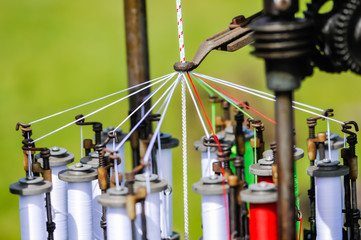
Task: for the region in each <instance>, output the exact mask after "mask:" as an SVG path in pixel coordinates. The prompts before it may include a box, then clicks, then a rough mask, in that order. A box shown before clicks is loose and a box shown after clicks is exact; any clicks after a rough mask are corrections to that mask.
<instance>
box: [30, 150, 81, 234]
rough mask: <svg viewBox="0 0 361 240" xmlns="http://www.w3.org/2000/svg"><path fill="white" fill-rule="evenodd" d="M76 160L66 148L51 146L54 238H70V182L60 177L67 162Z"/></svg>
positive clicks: (40, 159) (50, 162)
mask: <svg viewBox="0 0 361 240" xmlns="http://www.w3.org/2000/svg"><path fill="white" fill-rule="evenodd" d="M36 157H37V158H38V161H39V162H40V163H42V162H43V159H42V158H39V157H40V155H39V154H38V155H37V156H36ZM73 161H74V154H72V153H68V151H67V150H66V149H64V148H59V147H52V148H50V157H49V165H50V169H51V179H52V184H53V190H52V191H51V193H50V196H51V206H52V208H53V212H54V214H53V217H54V218H53V221H54V222H55V226H56V228H55V230H54V239H56V240H67V239H68V183H67V182H65V181H62V180H60V179H59V177H58V174H59V172H61V171H63V170H66V166H67V164H70V163H72V162H73Z"/></svg>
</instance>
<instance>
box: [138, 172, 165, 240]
mask: <svg viewBox="0 0 361 240" xmlns="http://www.w3.org/2000/svg"><path fill="white" fill-rule="evenodd" d="M145 174H146V173H145ZM145 174H138V175H135V183H134V190H135V191H137V189H138V188H141V187H144V188H145V187H146V178H147V177H146V175H145ZM149 180H150V191H151V193H150V194H148V195H147V197H146V199H145V203H144V208H145V218H146V225H147V226H146V227H147V229H146V230H147V239H161V236H160V232H161V230H160V196H159V193H160V192H161V191H163V190H165V189H166V188H167V186H168V184H167V182H166V181H165V180H159V179H158V176H157V175H155V174H152V175H150V176H149ZM141 212H142V211H141V205H140V203H137V204H136V219H135V228H136V239H137V240H138V239H139V240H141V237H142V234H143V232H142V228H141Z"/></svg>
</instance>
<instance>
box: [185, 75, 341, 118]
mask: <svg viewBox="0 0 361 240" xmlns="http://www.w3.org/2000/svg"><path fill="white" fill-rule="evenodd" d="M192 74H195V75H198V76H201V77H204V78H207V79H208V80H210V81H213V82H217V83H220V84H222V85H225V86H228V87H231V88H234V89H238V90H241V91H243V92H246V93H249V94H252V95H255V96H257V97H260V98H263V99H266V100H269V101H272V102H275V101H276V100H275V99H273V98H270V97H266V96H262V95H260V94H257V93H255V92H258V90H254V89H253V90H252V91H248V90H247V89H249V88H245V87H243V86H240V85H238V84H235V83H231V82H228V81H224V80H221V79H217V78H213V77H209V76H207V75H203V74H199V73H193V72H192ZM272 96H273V95H272ZM293 103H294V104H298V105H301V106H307V107H308V108H310V109H315V110H318V111H323V110H322V109H320V108H316V107H313V106H310V105H307V104H304V103H299V102H295V101H293ZM292 107H293V108H294V109H297V110H300V111H303V112H307V113H311V114H314V115H316V116H320V117H323V118H324V119H329V120H331V121H334V122H337V123H340V124H342V125H343V124H344V123H343V122H341V121H338V120H336V119H333V118H329V117H325V116H324V115H321V114H318V113H315V112H312V111H309V110H306V109H303V108H300V107H296V106H294V105H293V106H292Z"/></svg>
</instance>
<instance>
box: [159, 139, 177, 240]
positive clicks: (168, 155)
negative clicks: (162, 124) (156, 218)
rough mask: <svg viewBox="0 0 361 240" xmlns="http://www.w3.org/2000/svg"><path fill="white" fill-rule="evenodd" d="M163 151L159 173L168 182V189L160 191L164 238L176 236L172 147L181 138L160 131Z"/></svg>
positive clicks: (161, 223) (161, 152)
mask: <svg viewBox="0 0 361 240" xmlns="http://www.w3.org/2000/svg"><path fill="white" fill-rule="evenodd" d="M160 139H161V140H160V142H161V151H160V154H159V152H158V150H157V153H156V156H157V166H158V175H159V177H160V178H161V179H164V180H165V181H167V182H168V189H167V190H166V191H163V192H160V229H161V237H162V239H167V238H169V237H173V238H175V235H177V233H173V193H172V189H173V159H172V148H174V147H177V146H178V145H179V140H178V139H175V138H172V136H171V135H170V134H167V133H160ZM156 146H158V145H156Z"/></svg>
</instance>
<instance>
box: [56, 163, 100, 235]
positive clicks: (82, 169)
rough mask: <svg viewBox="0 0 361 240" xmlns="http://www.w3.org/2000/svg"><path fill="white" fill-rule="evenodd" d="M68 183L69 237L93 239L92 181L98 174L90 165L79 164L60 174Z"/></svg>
mask: <svg viewBox="0 0 361 240" xmlns="http://www.w3.org/2000/svg"><path fill="white" fill-rule="evenodd" d="M59 178H60V179H61V180H63V181H67V182H68V236H69V239H79V240H80V239H84V240H86V239H87V240H88V239H93V232H92V227H93V225H92V192H91V191H92V189H91V181H92V180H94V179H96V178H97V172H96V171H94V170H93V169H92V167H91V166H90V165H86V164H84V165H83V164H82V163H77V164H75V165H72V166H69V169H68V170H65V171H62V172H60V173H59Z"/></svg>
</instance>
